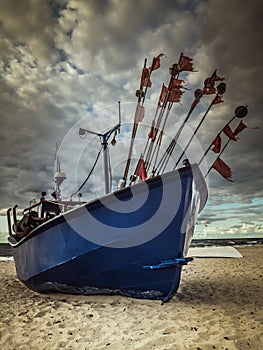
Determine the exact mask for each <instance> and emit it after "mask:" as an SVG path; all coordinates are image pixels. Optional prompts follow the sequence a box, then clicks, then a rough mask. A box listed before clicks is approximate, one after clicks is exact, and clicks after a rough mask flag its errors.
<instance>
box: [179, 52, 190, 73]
mask: <svg viewBox="0 0 263 350" xmlns="http://www.w3.org/2000/svg"><path fill="white" fill-rule="evenodd" d="M178 66H179V72H182V71H185V72H186V71H187V72H194V67H193V63H192V58H190V57H187V56H184V55H183V54H181V56H180V59H179V63H178Z"/></svg>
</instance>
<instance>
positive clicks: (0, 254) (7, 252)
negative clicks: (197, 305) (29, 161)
mask: <svg viewBox="0 0 263 350" xmlns="http://www.w3.org/2000/svg"><path fill="white" fill-rule="evenodd" d="M260 244H263V238H224V239H217V238H215V239H200V238H199V239H193V240H192V243H191V247H193V248H194V247H223V246H234V247H242V246H256V245H260ZM8 260H13V258H12V251H11V247H10V246H9V244H8V243H0V261H8Z"/></svg>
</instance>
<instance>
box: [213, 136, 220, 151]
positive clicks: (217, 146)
mask: <svg viewBox="0 0 263 350" xmlns="http://www.w3.org/2000/svg"><path fill="white" fill-rule="evenodd" d="M213 145H214V147H213V148H212V151H213V152H215V153H219V152H220V150H221V137H220V135H217V137H216V138H215V139H214V141H213Z"/></svg>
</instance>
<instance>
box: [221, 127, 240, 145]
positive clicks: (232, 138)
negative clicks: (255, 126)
mask: <svg viewBox="0 0 263 350" xmlns="http://www.w3.org/2000/svg"><path fill="white" fill-rule="evenodd" d="M223 131H224V133H225V134H226V135H227V136H228V137H229V138H230V139H231V140H233V141H237V139H236V138H235V133H233V131H232V130H231V128H230V126H229V125H226V126H225V127H224V129H223Z"/></svg>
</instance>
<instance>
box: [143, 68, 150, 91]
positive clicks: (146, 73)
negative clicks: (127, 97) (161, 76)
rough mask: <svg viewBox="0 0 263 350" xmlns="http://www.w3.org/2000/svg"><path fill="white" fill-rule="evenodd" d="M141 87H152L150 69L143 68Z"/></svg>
mask: <svg viewBox="0 0 263 350" xmlns="http://www.w3.org/2000/svg"><path fill="white" fill-rule="evenodd" d="M141 85H142V86H146V87H151V86H152V82H151V79H150V68H143V70H142V77H141Z"/></svg>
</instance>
